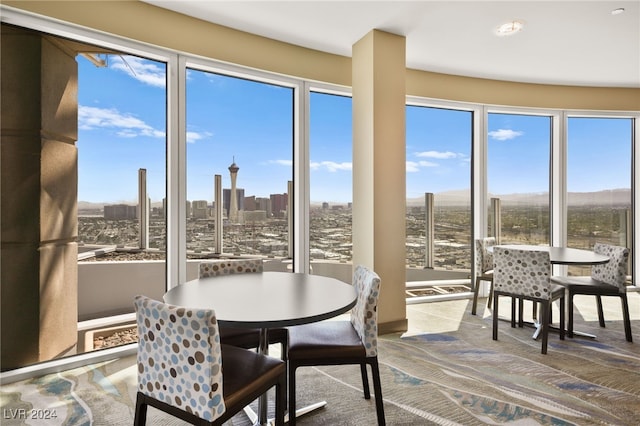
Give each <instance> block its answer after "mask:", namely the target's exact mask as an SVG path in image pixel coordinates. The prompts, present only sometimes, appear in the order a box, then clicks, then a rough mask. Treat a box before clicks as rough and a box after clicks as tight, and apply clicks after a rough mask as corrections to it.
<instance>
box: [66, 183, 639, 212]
mask: <svg viewBox="0 0 640 426" xmlns="http://www.w3.org/2000/svg"><path fill="white" fill-rule="evenodd" d="M435 197H436V202H437V203H438V205H440V206H460V205H466V204H468V202H469V191H468V190H457V191H445V192H439V193H436V194H435ZM489 198H499V199H500V200H501V202H502V204H503V205H509V206H513V205H526V204H529V205H530V204H535V205H544V204H548V203H549V193H548V192H540V193H524V194H522V193H515V194H500V195H494V194H489ZM568 200H569V205H570V206H591V205H598V204H607V205H629V204H630V202H631V190H630V189H628V188H627V189H607V190H603V191H594V192H570V193H569V194H568ZM324 202H328V203H329V205H346V204H347V203H345V202H332V201H312V202H311V204H312V205H321V204H322V203H324ZM113 204H128V205H136V204H137V201H134V202H131V201H116V202H89V201H78V210H101V209H103V208H104V206H105V205H113ZM423 204H424V197H415V198H407V206H410V207H416V206H421V205H423ZM151 206H152V207H162V202H152V203H151Z"/></svg>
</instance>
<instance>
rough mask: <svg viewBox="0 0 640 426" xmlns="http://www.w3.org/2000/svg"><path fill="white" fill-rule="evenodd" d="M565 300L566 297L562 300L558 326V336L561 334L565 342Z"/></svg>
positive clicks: (561, 338)
mask: <svg viewBox="0 0 640 426" xmlns="http://www.w3.org/2000/svg"><path fill="white" fill-rule="evenodd" d="M564 302H565V299H564V296H563V297H561V298H560V323H559V324H558V334H560V340H564V316H565V303H564Z"/></svg>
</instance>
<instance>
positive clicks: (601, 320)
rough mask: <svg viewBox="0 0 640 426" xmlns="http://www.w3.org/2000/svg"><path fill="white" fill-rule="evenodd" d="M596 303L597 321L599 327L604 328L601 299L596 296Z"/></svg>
mask: <svg viewBox="0 0 640 426" xmlns="http://www.w3.org/2000/svg"><path fill="white" fill-rule="evenodd" d="M596 301H597V302H598V321H600V327H604V311H603V310H602V297H601V296H600V295H596Z"/></svg>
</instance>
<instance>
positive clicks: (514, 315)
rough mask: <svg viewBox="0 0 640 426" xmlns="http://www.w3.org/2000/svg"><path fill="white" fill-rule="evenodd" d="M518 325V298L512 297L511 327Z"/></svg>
mask: <svg viewBox="0 0 640 426" xmlns="http://www.w3.org/2000/svg"><path fill="white" fill-rule="evenodd" d="M515 327H516V298H515V297H511V328H515Z"/></svg>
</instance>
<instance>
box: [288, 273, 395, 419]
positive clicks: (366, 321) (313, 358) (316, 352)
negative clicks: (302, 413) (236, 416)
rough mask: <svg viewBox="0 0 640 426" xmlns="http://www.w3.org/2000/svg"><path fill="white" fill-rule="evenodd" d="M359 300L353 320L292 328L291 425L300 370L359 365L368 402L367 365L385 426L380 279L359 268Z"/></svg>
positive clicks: (355, 281) (355, 278)
mask: <svg viewBox="0 0 640 426" xmlns="http://www.w3.org/2000/svg"><path fill="white" fill-rule="evenodd" d="M353 286H354V287H355V289H356V293H357V301H356V305H355V306H354V308H353V309H352V310H351V316H350V320H348V321H346V320H344V321H322V322H316V323H310V324H305V325H299V326H294V327H289V348H288V351H287V352H288V353H287V357H288V363H287V366H288V370H289V373H288V377H289V425H291V426H293V425H295V424H296V369H297V368H298V367H308V366H316V365H347V364H359V365H360V373H361V376H362V387H363V390H364V397H365V399H370V398H371V394H370V391H369V378H368V374H367V364H368V365H370V366H371V372H372V375H373V390H374V393H375V401H376V414H377V417H378V425H384V424H385V418H384V406H383V400H382V385H381V383H380V369H379V367H378V346H377V339H378V311H377V306H378V296H379V294H380V277H379V276H378V275H377V274H376V273H375V272H373V271H372V270H371V269H369V268H367V267H365V266H362V265H358V266H356V268H355V270H354V273H353Z"/></svg>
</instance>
